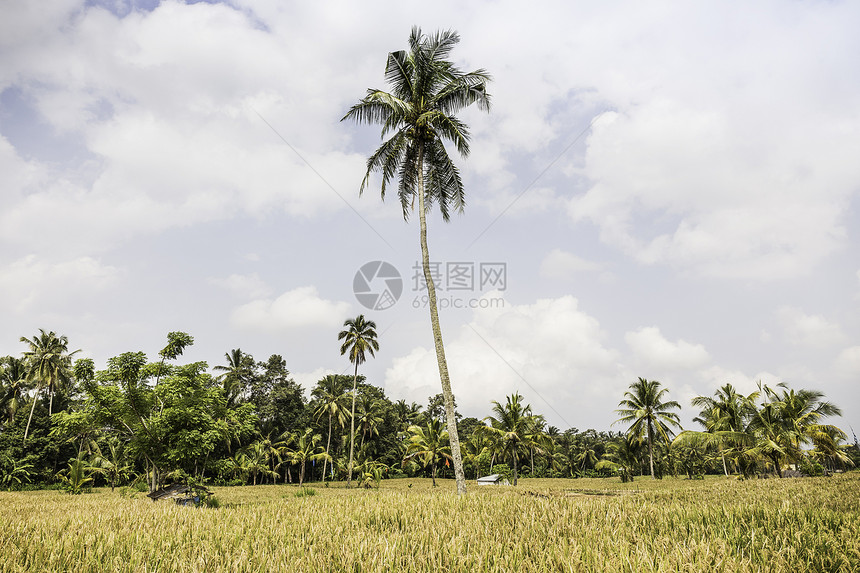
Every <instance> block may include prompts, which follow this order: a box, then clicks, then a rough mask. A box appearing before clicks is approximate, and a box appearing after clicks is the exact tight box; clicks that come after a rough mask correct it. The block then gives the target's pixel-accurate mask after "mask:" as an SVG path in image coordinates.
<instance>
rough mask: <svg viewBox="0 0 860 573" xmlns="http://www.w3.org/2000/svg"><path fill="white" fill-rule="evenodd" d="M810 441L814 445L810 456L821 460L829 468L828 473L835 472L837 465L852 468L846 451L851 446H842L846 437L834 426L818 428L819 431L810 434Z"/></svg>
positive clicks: (851, 462) (852, 463)
mask: <svg viewBox="0 0 860 573" xmlns="http://www.w3.org/2000/svg"><path fill="white" fill-rule="evenodd" d="M811 437H812V441H813V443H814V444H815V449H814V450H813V451H812V456H813V457H815V458H816V459H819V460H821V461H822V462H823V463H825V464H827V466H829V470H830V471H834V470H836V464H837V463H838V464H839V465H840V466H841V467H842V468H844V467H845V466H846V465H848V466H853V465H854V462H853V461H852V460H851V457H850V456H849V455H848V452H847V451H846V450H848V449H849V448H850V447H851V446H849V445H847V444H842V443H840V442H843V441H844V440H845V439H846V438H847V437H848V436H846V435H845V432H843V431H842V430H840V429H839V428H837V427H836V426H827V425H823V426H819V429H818V430H816V431H814V432H812V435H811Z"/></svg>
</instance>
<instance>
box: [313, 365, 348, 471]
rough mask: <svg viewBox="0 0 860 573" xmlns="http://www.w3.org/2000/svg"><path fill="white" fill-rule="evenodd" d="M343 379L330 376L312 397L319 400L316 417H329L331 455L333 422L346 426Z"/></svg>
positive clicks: (324, 464) (315, 389)
mask: <svg viewBox="0 0 860 573" xmlns="http://www.w3.org/2000/svg"><path fill="white" fill-rule="evenodd" d="M344 390H345V388H344V384H343V378H342V377H340V376H335V375H332V374H329V375H328V376H326V377H324V378H323V379H322V380H320V381H319V382H317V385H316V387H315V388H314V389H313V391H312V392H311V396H313V397H314V398H316V399H317V400H319V405H318V406H317V408H316V410H314V417H315V418H316V419H317V420H319V419H320V418H322V417H323V416H328V437H327V438H326V444H325V453H326V456H328V455H329V451H330V448H331V425H332V421H337V424H338V426H340V427H341V428H343V427H344V426H345V425H346V414H347V410H346V404H345V403H344V400H345V399H346V395H345V393H344ZM327 464H328V458H326V459H325V460H323V483H325V475H326V465H327Z"/></svg>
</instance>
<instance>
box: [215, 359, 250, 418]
mask: <svg viewBox="0 0 860 573" xmlns="http://www.w3.org/2000/svg"><path fill="white" fill-rule="evenodd" d="M224 357H225V358H226V359H227V365H226V366H215V367H214V368H213V370H217V371H219V372H223V374H221V375H220V376H219V377H218V379H219V380H221V384H222V388H223V390H224V397H225V398H226V399H227V407H228V408H232V407H233V406H235V405H236V402H237V401H238V400H239V398H240V397H241V395H242V394H243V393H244V392H245V388H246V386H247V384H248V382H249V381H250V379H251V376H252V375H253V369H254V359H253V357H251V355H250V354H245V353H244V352H242V349H241V348H234V349H233V350H231V351H230V352H225V353H224Z"/></svg>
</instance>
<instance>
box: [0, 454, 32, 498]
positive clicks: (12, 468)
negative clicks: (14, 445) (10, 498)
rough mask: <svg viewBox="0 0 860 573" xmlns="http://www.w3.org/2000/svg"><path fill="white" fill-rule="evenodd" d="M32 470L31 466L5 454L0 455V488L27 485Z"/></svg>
mask: <svg viewBox="0 0 860 573" xmlns="http://www.w3.org/2000/svg"><path fill="white" fill-rule="evenodd" d="M32 469H33V464H30V463H27V462H25V461H23V460H18V459H15V458H13V457H11V456H9V455H6V454H3V455H0V488H3V489H10V488H12V487H13V486H14V485H16V484H17V485H19V486H20V485H21V484H24V483H29V481H30V477H31V476H32V475H33V474H32V472H31V470H32Z"/></svg>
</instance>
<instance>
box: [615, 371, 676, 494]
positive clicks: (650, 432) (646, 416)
mask: <svg viewBox="0 0 860 573" xmlns="http://www.w3.org/2000/svg"><path fill="white" fill-rule="evenodd" d="M660 386H661V384H660V382H658V381H656V380H646V379H644V378H639V380H637V381H636V382H634V383H632V384H631V385H630V390H631V391H628V392H625V393H624V399H623V400H621V402H619V403H618V405H619V406H620V409H618V410H615V412H616V413H617V414H621V418H619V419H618V420H617V422H616V423H618V422H624V423H631V425H630V428H628V430H627V434H628V436H636V437H642V436H643V435H644V436H645V438H646V439H647V443H648V459H649V461H650V464H651V477H652V478H654V479H656V476H655V475H654V439H655V437H656V438H659V439H660V440H662V441H663V442H665V443H667V444H668V443H669V438H670V437H671V434H672V431H671V430H670V429H669V426H670V425H671V426H676V427H680V426H681V424H680V422H679V421H678V414H675V413H674V412H670V411H669V410H670V409H674V408H679V409H680V408H681V405H680V404H678V403H677V402H675V401H674V400H666V401H664V399H665V398H666V395H667V394H668V393H669V390H667V389H666V388H660Z"/></svg>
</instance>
